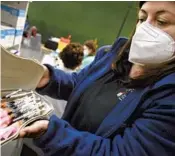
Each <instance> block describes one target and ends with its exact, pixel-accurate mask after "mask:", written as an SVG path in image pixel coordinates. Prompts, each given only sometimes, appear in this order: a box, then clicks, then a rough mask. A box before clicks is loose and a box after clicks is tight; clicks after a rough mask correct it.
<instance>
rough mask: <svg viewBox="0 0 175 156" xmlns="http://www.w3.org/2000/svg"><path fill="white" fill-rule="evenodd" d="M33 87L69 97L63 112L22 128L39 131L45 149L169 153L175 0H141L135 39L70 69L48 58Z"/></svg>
mask: <svg viewBox="0 0 175 156" xmlns="http://www.w3.org/2000/svg"><path fill="white" fill-rule="evenodd" d="M128 60H129V61H128ZM111 64H112V69H111ZM48 71H49V72H48ZM37 91H38V92H39V93H42V94H47V95H50V96H52V97H57V98H63V99H68V104H67V108H66V111H65V113H64V115H63V119H58V118H57V117H55V116H52V117H51V118H50V120H49V121H46V120H42V121H37V122H36V123H34V124H33V125H31V126H30V127H28V128H26V129H24V130H23V131H21V133H20V136H21V137H26V136H28V135H35V136H36V135H38V136H37V138H36V139H35V143H36V145H37V146H38V147H40V148H42V149H43V151H44V152H45V153H47V154H49V155H54V156H56V155H66V156H70V155H75V156H157V155H161V156H173V155H174V154H175V102H174V101H175V2H141V3H140V10H139V15H138V24H137V29H136V32H135V34H134V36H133V37H132V41H130V40H129V41H127V39H124V38H119V39H117V41H116V42H115V43H114V45H113V46H112V47H111V48H110V49H109V47H103V48H100V49H99V51H98V53H97V56H96V58H95V60H94V61H93V63H92V64H91V65H90V66H88V67H87V68H85V69H83V70H82V71H81V72H80V73H78V74H76V73H74V74H72V75H71V76H68V75H67V74H65V73H64V72H61V71H58V70H54V69H53V68H52V67H51V66H48V65H46V72H45V75H44V76H43V78H42V79H41V81H40V83H39V85H38V89H37ZM41 131H42V134H41ZM33 137H34V136H33Z"/></svg>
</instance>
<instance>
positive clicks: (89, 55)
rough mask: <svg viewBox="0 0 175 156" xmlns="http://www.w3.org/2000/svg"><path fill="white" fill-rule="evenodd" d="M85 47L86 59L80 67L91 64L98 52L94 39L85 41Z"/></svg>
mask: <svg viewBox="0 0 175 156" xmlns="http://www.w3.org/2000/svg"><path fill="white" fill-rule="evenodd" d="M83 48H84V59H83V62H82V65H81V67H80V68H81V69H83V68H84V67H86V66H87V65H89V64H91V63H92V61H93V60H94V58H95V54H96V44H95V42H94V41H93V40H87V41H86V42H84V44H83Z"/></svg>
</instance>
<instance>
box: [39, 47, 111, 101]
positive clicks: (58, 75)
mask: <svg viewBox="0 0 175 156" xmlns="http://www.w3.org/2000/svg"><path fill="white" fill-rule="evenodd" d="M109 48H110V46H103V47H101V48H99V49H98V51H97V55H96V57H95V59H94V61H93V62H92V63H91V64H90V65H88V66H87V67H85V68H84V69H82V70H81V71H80V72H78V73H76V72H74V73H72V74H70V73H66V72H64V71H62V70H60V69H55V68H54V67H52V66H51V65H48V64H45V65H46V66H47V67H48V69H49V72H50V81H49V83H48V84H47V85H46V86H45V87H43V88H39V89H36V91H37V92H38V93H39V94H41V95H48V96H50V97H52V98H55V99H63V100H68V98H69V96H70V94H71V92H72V90H73V89H74V88H75V86H76V84H77V83H78V82H79V81H80V80H81V79H83V77H84V76H85V75H86V74H87V73H88V71H89V70H90V69H91V67H92V66H93V65H94V64H95V62H97V61H98V60H100V58H102V57H103V56H104V54H105V51H106V49H109Z"/></svg>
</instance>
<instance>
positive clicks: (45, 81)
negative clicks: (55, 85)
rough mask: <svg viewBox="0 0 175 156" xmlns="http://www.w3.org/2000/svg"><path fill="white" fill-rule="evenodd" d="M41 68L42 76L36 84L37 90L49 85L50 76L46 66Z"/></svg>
mask: <svg viewBox="0 0 175 156" xmlns="http://www.w3.org/2000/svg"><path fill="white" fill-rule="evenodd" d="M43 67H44V74H43V76H42V78H41V80H40V82H39V83H38V85H37V88H41V87H44V86H45V85H47V84H48V83H49V80H50V74H49V70H48V68H47V67H46V66H43Z"/></svg>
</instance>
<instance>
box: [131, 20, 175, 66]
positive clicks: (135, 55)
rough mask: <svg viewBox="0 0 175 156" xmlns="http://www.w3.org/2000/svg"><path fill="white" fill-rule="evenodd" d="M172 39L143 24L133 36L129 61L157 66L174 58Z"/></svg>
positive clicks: (149, 25) (174, 42) (164, 33)
mask: <svg viewBox="0 0 175 156" xmlns="http://www.w3.org/2000/svg"><path fill="white" fill-rule="evenodd" d="M174 54H175V41H174V39H173V38H172V37H171V36H170V35H169V34H167V33H166V32H164V31H162V30H161V29H159V28H157V27H154V26H152V25H151V24H149V23H147V22H143V23H142V24H141V25H140V26H138V28H137V29H136V32H135V34H134V36H133V39H132V42H131V47H130V52H129V61H130V62H132V63H135V64H139V65H158V64H162V63H166V62H169V61H171V60H172V59H174V58H175V55H174Z"/></svg>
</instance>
